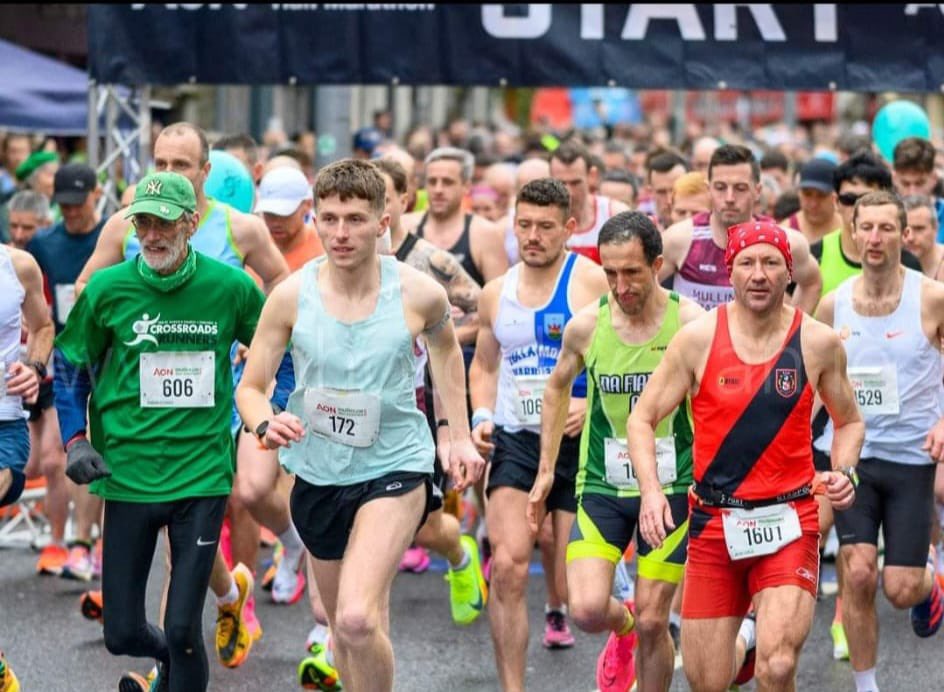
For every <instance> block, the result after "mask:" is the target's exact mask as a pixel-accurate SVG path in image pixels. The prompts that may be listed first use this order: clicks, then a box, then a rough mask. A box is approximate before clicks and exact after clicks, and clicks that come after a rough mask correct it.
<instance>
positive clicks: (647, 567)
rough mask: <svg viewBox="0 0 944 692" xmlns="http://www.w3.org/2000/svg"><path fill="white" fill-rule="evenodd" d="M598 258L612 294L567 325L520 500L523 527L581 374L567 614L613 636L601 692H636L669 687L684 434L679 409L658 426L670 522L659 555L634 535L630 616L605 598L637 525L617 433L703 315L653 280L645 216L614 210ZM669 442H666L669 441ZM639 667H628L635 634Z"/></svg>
mask: <svg viewBox="0 0 944 692" xmlns="http://www.w3.org/2000/svg"><path fill="white" fill-rule="evenodd" d="M599 244H600V259H601V264H602V266H603V271H604V272H605V273H606V278H607V280H608V281H609V285H610V293H609V294H608V295H605V296H604V297H602V298H601V299H600V301H599V303H598V304H590V305H588V306H587V307H585V308H584V309H583V310H581V311H580V312H579V313H577V314H576V315H575V316H574V318H573V319H572V320H571V321H570V323H569V324H568V325H567V327H566V328H565V329H564V339H563V346H562V348H561V353H560V355H559V356H558V359H557V365H556V366H555V367H554V371H553V372H552V373H551V376H550V378H549V379H548V382H547V388H546V389H545V390H544V403H543V406H542V417H541V463H540V467H539V470H538V475H537V478H536V479H535V482H534V486H533V487H532V489H531V495H530V497H529V501H528V518H529V523H530V525H531V528H532V530H536V527H537V525H538V523H539V521H540V518H541V516H542V515H543V514H544V511H545V507H544V502H545V499H546V498H547V496H548V493H549V492H550V490H551V487H552V486H553V483H554V468H555V466H556V460H557V455H558V452H559V447H560V444H559V441H560V438H561V435H562V434H563V431H564V427H565V424H566V422H567V415H566V414H567V410H568V404H569V401H570V390H571V387H572V385H573V383H574V380H575V379H576V378H577V375H578V374H579V373H580V371H582V370H583V368H584V366H585V365H586V368H587V408H588V415H587V417H586V422H585V423H584V426H583V432H582V434H581V438H580V468H579V470H578V472H577V520H576V522H575V523H574V527H573V529H572V531H571V536H570V543H569V545H568V546H567V584H568V587H569V588H568V591H569V602H570V613H571V615H572V616H573V618H574V621H575V622H576V623H577V624H578V625H579V626H580V628H581V629H583V630H585V631H587V632H605V631H609V632H610V638H609V640H608V641H607V644H606V647H605V649H604V650H603V652H602V653H601V655H600V658H599V661H598V662H597V687H598V688H599V689H600V690H601V692H608V691H610V690H619V691H620V692H625V690H627V689H628V688H629V687H630V686H631V685H632V683H633V679H634V678H635V673H636V672H638V674H639V689H640V690H665V689H668V687H669V684H670V683H671V681H672V670H673V658H674V657H673V652H672V642H671V640H670V639H669V630H668V627H667V625H668V620H669V607H670V605H671V603H672V598H673V595H674V593H675V590H676V587H677V586H678V583H679V582H680V581H681V578H682V570H683V568H684V565H685V549H686V533H687V529H688V524H687V519H688V497H687V495H686V492H687V490H688V486H689V485H691V480H692V477H691V473H692V472H691V463H692V452H691V447H692V429H691V422H690V411H689V410H688V406H687V404H686V405H684V406H681V407H679V408H678V409H677V410H676V411H674V412H673V413H672V414H670V416H669V417H667V418H666V419H665V420H663V421H662V422H661V423H660V427H659V435H660V445H661V446H660V451H661V454H662V457H661V459H660V466H659V474H660V476H659V477H660V481H661V482H662V484H663V486H664V487H665V489H666V493H667V494H668V495H669V504H670V506H671V508H672V518H673V522H674V523H675V525H676V526H677V527H678V528H676V529H675V532H674V533H673V534H672V535H671V536H669V538H668V540H667V541H666V546H665V548H664V549H663V550H661V551H654V550H652V548H651V546H648V545H646V544H645V543H644V541H643V540H642V539H641V538H637V543H638V546H639V550H638V554H639V575H638V579H637V585H636V592H635V594H636V597H635V601H636V621H637V623H638V626H637V627H636V628H635V629H634V628H633V616H632V615H631V614H630V613H629V612H628V610H627V607H626V605H624V604H622V603H620V602H619V601H618V600H617V599H616V598H614V597H613V596H612V595H611V594H612V591H613V577H614V574H615V567H616V564H617V563H618V562H619V561H620V560H622V558H623V553H624V551H625V550H626V548H627V547H628V546H629V544H630V542H631V541H632V538H633V533H634V532H635V530H636V525H637V523H638V519H639V483H638V481H637V479H636V477H635V476H634V475H633V474H632V473H631V470H632V467H631V466H630V465H629V459H628V456H627V454H626V442H625V438H624V436H623V435H624V433H623V430H624V426H625V421H626V418H627V416H628V415H629V412H630V411H631V410H632V407H633V405H634V403H635V402H636V400H637V399H638V398H639V395H640V394H641V393H642V388H643V387H644V386H645V383H646V381H647V380H648V378H649V376H650V375H651V374H652V371H653V370H654V369H655V367H656V365H657V364H658V363H659V361H660V360H661V358H662V354H663V353H664V352H665V348H666V346H667V344H668V343H669V340H670V339H671V338H672V337H673V336H674V335H675V333H676V332H677V331H678V330H679V329H680V328H681V327H682V325H684V324H687V323H688V322H691V321H692V320H694V319H696V318H698V317H699V316H701V315H702V314H703V313H704V310H702V309H701V308H700V307H699V306H698V304H697V303H694V302H692V301H690V300H688V299H687V298H681V297H679V295H678V294H677V293H671V292H669V291H667V290H665V289H664V288H662V287H661V286H659V282H658V279H657V277H658V273H659V267H660V265H661V264H662V235H661V233H660V232H659V229H658V228H656V226H655V224H654V223H653V222H652V220H651V219H650V218H649V217H648V216H646V215H645V214H643V213H642V212H623V213H621V214H617V215H616V216H614V217H612V218H611V219H610V220H609V221H607V222H606V223H605V224H603V228H602V229H600V238H599ZM673 440H674V441H673ZM637 631H638V634H639V663H638V664H636V665H635V666H634V662H633V646H634V644H635V638H636V637H635V632H637Z"/></svg>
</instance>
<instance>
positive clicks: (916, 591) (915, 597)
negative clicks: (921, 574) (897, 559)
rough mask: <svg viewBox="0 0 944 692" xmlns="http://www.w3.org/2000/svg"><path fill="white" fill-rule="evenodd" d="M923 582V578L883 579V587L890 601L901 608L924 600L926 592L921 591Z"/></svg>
mask: <svg viewBox="0 0 944 692" xmlns="http://www.w3.org/2000/svg"><path fill="white" fill-rule="evenodd" d="M922 582H923V580H922V579H921V578H915V579H883V580H882V588H883V589H884V591H885V596H886V597H887V598H888V600H889V602H890V603H891V604H892V605H893V606H895V607H896V608H898V609H899V610H901V609H903V608H910V607H911V606H913V605H915V604H916V603H920V602H921V601H923V600H924V594H922V593H921V591H922V589H921V587H922V586H923V583H922Z"/></svg>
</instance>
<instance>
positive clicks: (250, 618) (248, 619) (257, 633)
mask: <svg viewBox="0 0 944 692" xmlns="http://www.w3.org/2000/svg"><path fill="white" fill-rule="evenodd" d="M243 622H245V623H246V629H247V630H249V636H250V637H252V640H253V641H254V642H257V641H259V640H260V639H262V623H261V622H259V618H257V617H256V596H255V594H249V598H247V599H246V607H245V608H244V609H243Z"/></svg>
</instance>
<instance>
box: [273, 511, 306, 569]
mask: <svg viewBox="0 0 944 692" xmlns="http://www.w3.org/2000/svg"><path fill="white" fill-rule="evenodd" d="M279 540H280V541H281V542H282V548H284V549H285V554H284V555H282V562H283V564H284V563H288V564H289V565H291V566H292V570H293V571H294V570H295V569H297V568H298V565H299V564H300V562H299V561H300V560H301V557H302V553H304V552H305V544H304V543H302V538H301V536H299V535H298V531H297V530H296V529H295V524H293V523H292V522H291V521H289V523H288V528H287V529H285V531H283V532H282V533H280V534H279Z"/></svg>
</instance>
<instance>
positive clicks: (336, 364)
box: [0, 122, 944, 692]
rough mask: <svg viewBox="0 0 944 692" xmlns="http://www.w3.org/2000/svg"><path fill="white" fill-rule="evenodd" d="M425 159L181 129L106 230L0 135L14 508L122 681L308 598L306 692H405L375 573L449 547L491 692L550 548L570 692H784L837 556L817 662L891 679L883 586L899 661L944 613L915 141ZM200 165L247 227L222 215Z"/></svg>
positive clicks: (161, 678)
mask: <svg viewBox="0 0 944 692" xmlns="http://www.w3.org/2000/svg"><path fill="white" fill-rule="evenodd" d="M414 134H415V133H414ZM445 134H446V136H445V140H446V141H443V142H439V143H437V144H441V146H435V147H433V146H432V142H426V141H423V140H422V138H419V139H417V137H411V138H410V139H409V140H408V141H407V142H405V146H403V147H401V146H399V145H398V144H396V143H395V142H392V141H390V140H389V139H388V138H387V137H385V136H384V134H383V133H382V132H381V131H380V130H378V129H375V128H368V129H365V130H362V131H359V132H358V133H356V135H355V137H354V151H355V156H354V157H353V158H348V159H342V160H339V161H336V162H334V163H332V164H329V165H326V166H324V167H323V168H321V169H320V170H314V169H313V167H312V164H311V160H310V157H308V156H307V155H305V154H304V152H302V151H300V150H298V149H292V148H288V149H283V150H278V151H274V152H270V154H271V155H265V154H261V152H263V149H262V148H261V147H258V146H257V145H256V143H255V142H254V141H253V140H252V138H251V137H248V136H247V135H233V136H225V137H218V138H212V139H211V138H208V135H207V134H206V133H205V132H204V131H203V130H202V129H201V128H200V127H198V126H197V125H194V124H192V123H187V122H178V123H175V124H171V125H168V126H166V127H164V128H163V129H162V130H161V131H160V133H159V134H158V135H157V137H156V138H155V141H154V144H153V166H152V169H151V172H150V173H148V174H147V175H146V176H145V177H143V178H142V179H141V180H139V181H137V182H136V184H134V185H129V186H128V187H127V188H126V189H125V190H124V195H123V199H122V205H123V206H122V207H121V208H120V209H119V210H118V211H116V212H115V213H113V214H112V215H111V216H110V217H107V218H106V217H102V216H101V215H100V213H99V211H98V210H99V209H100V206H101V205H100V204H99V201H100V197H101V195H102V186H101V181H100V180H99V178H98V177H97V176H96V174H95V171H94V170H93V169H91V168H90V167H89V166H87V165H86V164H84V163H81V162H72V163H67V164H65V165H60V164H59V161H58V157H57V156H56V154H54V153H51V152H49V151H46V150H45V149H39V150H37V151H30V140H29V138H28V137H26V138H24V137H23V136H19V135H9V136H7V137H6V138H5V139H4V143H3V148H2V154H3V157H2V161H0V163H3V164H4V165H5V166H6V168H5V172H4V173H3V174H2V175H0V191H2V192H0V194H2V195H3V196H4V200H5V201H4V206H3V212H2V214H0V217H2V219H3V223H2V228H0V230H3V231H4V232H5V233H6V236H7V239H8V241H9V243H8V244H6V245H0V357H2V358H0V375H2V377H0V505H4V506H6V505H14V504H15V503H16V502H17V501H18V498H19V497H20V495H21V494H22V492H23V490H24V487H25V486H26V484H27V483H28V482H31V483H40V484H44V486H45V499H44V502H43V507H44V512H45V514H46V516H47V517H48V520H49V525H50V535H49V539H50V540H49V543H48V545H46V546H45V547H44V548H43V549H42V551H41V553H40V555H39V559H38V562H37V565H36V571H37V573H38V574H40V575H51V576H58V577H62V578H67V579H73V580H78V581H82V582H89V587H90V588H89V590H88V591H86V592H85V593H84V594H83V595H82V598H81V602H80V604H79V607H80V608H81V611H82V613H83V615H85V616H86V617H87V618H88V619H89V620H91V621H94V622H95V623H96V624H95V625H94V626H100V627H101V629H102V632H103V640H104V641H103V643H104V647H105V648H107V650H108V652H110V653H111V654H114V655H125V656H132V657H138V658H140V659H142V661H141V664H140V666H139V667H137V668H136V669H135V670H129V671H128V672H127V673H126V674H125V675H124V676H123V677H121V679H120V680H119V681H117V685H118V689H119V690H121V691H122V692H142V691H149V690H152V691H153V690H171V691H174V692H185V691H186V692H193V691H195V690H204V689H206V688H207V685H208V683H209V679H210V677H211V675H212V671H211V668H212V666H211V665H210V664H209V662H208V661H209V657H208V655H207V651H206V648H205V646H204V642H203V624H204V623H203V621H202V618H203V604H204V601H205V599H206V598H207V596H208V593H207V592H208V591H209V592H211V594H210V597H211V598H212V599H213V600H214V601H215V604H216V607H217V613H218V615H217V619H216V629H215V658H216V659H217V660H218V661H219V663H220V664H222V665H223V666H226V667H229V668H236V667H239V666H240V665H242V664H243V663H244V662H245V661H246V660H247V658H248V657H249V656H251V655H252V649H253V646H254V644H255V643H256V642H258V641H259V640H260V639H262V638H263V637H264V632H263V623H260V621H259V619H258V618H257V617H256V612H255V601H256V599H257V598H267V599H271V601H272V602H274V603H277V604H283V605H285V606H286V607H288V606H292V605H294V604H298V603H299V602H301V604H300V605H297V606H296V607H305V608H309V609H310V611H311V630H310V631H309V632H307V633H306V632H299V633H298V638H299V640H300V641H301V640H304V655H301V656H299V663H298V666H297V680H298V684H299V685H300V686H301V687H303V688H306V689H321V690H340V689H347V690H354V691H357V692H360V691H362V690H365V691H366V690H378V691H383V690H391V689H393V688H394V686H395V685H394V670H395V666H394V646H393V643H392V641H391V637H390V617H389V612H390V598H391V585H392V583H393V580H394V577H395V576H396V574H397V572H398V571H413V572H421V571H424V570H425V569H427V568H428V567H429V564H430V557H429V553H430V552H433V553H435V554H437V555H439V556H441V557H443V558H444V559H445V561H446V563H447V565H448V567H447V569H448V573H447V581H448V595H447V594H446V593H445V590H444V592H443V593H442V594H441V595H440V594H431V597H432V598H443V599H446V598H448V599H449V602H450V610H451V615H452V619H453V620H454V622H455V623H456V625H458V626H465V625H469V624H471V623H473V622H475V621H476V620H477V619H478V618H480V617H482V616H483V614H485V617H486V618H487V620H488V623H489V626H490V631H491V637H492V641H493V643H494V659H493V661H492V662H491V664H492V665H493V667H494V680H495V686H496V687H499V688H500V689H502V690H506V691H508V692H520V691H523V690H524V689H525V688H526V683H527V680H526V670H527V664H528V661H527V652H528V644H529V638H530V637H531V633H530V632H529V631H528V612H527V609H528V607H529V606H528V604H527V599H526V593H527V588H528V584H527V582H528V579H529V573H530V570H529V567H530V563H531V562H532V559H533V558H534V556H535V554H536V553H537V554H538V555H539V556H540V557H539V559H540V561H541V563H542V565H543V580H544V590H545V594H546V596H545V603H544V604H543V606H541V607H543V609H544V612H545V627H544V631H543V632H541V633H536V635H537V636H540V637H541V641H542V643H543V645H544V646H545V647H547V648H549V649H568V648H570V647H572V646H573V644H574V634H573V628H579V629H580V630H582V631H583V632H586V633H589V634H591V635H594V634H595V635H600V636H599V641H600V653H599V658H598V660H597V664H596V679H595V680H588V681H587V683H588V686H590V685H593V684H595V685H596V687H597V688H598V689H599V690H601V691H602V692H626V691H627V690H629V689H631V688H632V687H633V686H634V685H635V686H636V688H637V689H639V690H666V689H668V688H669V686H670V684H671V682H672V677H673V673H674V670H675V663H674V662H675V657H676V655H677V654H680V655H681V660H682V664H683V669H684V675H685V678H686V680H687V683H688V685H689V686H690V687H691V689H693V690H704V691H712V690H718V691H721V690H727V689H729V687H731V686H732V685H734V684H743V683H745V682H746V681H748V680H750V679H752V678H755V679H756V685H757V688H758V689H761V690H790V689H794V688H795V678H796V671H797V661H798V657H799V655H800V651H801V649H802V647H803V644H804V641H805V640H806V638H807V636H808V635H809V633H810V629H811V627H812V624H813V614H814V607H815V606H816V603H817V598H818V596H819V595H820V594H821V585H820V561H821V557H822V553H823V549H824V546H825V544H826V542H827V538H828V536H830V535H831V533H832V532H834V534H835V536H836V538H837V539H838V544H839V548H838V553H837V556H836V563H837V574H838V594H837V597H836V599H835V618H834V621H833V625H832V627H831V636H832V639H833V644H834V650H833V655H834V657H835V658H837V659H847V660H848V661H849V678H850V681H852V680H853V679H854V683H855V689H856V690H857V692H877V690H878V689H879V681H881V682H882V684H883V686H885V687H887V688H888V689H893V688H894V687H895V683H894V681H893V680H888V679H883V678H882V675H881V672H880V667H879V665H878V660H877V652H878V630H879V628H878V622H877V618H876V604H875V600H876V596H877V591H878V586H879V584H881V586H882V590H883V592H884V595H885V597H886V598H887V599H888V600H889V602H890V603H891V604H892V605H893V606H894V607H895V608H898V609H902V610H905V609H907V610H908V611H909V616H910V620H911V625H912V628H913V630H914V632H915V634H916V635H917V636H919V637H929V636H932V635H934V634H935V633H936V632H937V630H938V629H939V628H940V625H941V620H942V617H944V602H942V590H941V589H942V584H944V579H939V577H938V575H939V573H942V574H944V553H942V552H941V551H940V550H939V545H940V544H939V541H940V539H941V523H942V520H944V510H942V508H944V476H942V475H941V474H939V473H938V468H939V467H938V465H937V464H938V463H940V462H942V461H944V422H942V420H944V419H942V416H944V410H942V401H944V398H942V395H944V391H942V382H944V368H942V358H941V350H942V339H944V284H942V283H939V280H941V279H944V269H942V267H944V244H942V243H944V228H942V221H944V201H942V199H941V198H940V197H938V196H937V195H938V193H940V192H941V189H940V183H941V181H940V180H939V177H938V168H939V162H938V160H939V156H938V152H937V151H936V150H935V148H934V146H933V145H932V144H931V143H930V142H929V141H927V140H925V139H921V138H914V137H912V138H906V139H903V140H901V141H900V142H899V143H898V145H897V147H896V148H895V152H894V159H893V160H892V161H890V162H886V161H884V160H883V159H882V158H881V157H880V156H879V155H878V154H877V153H875V151H874V149H873V148H872V147H871V146H870V143H869V141H868V140H867V139H865V140H863V139H862V138H858V139H856V138H855V137H852V138H846V139H845V140H843V142H842V143H841V144H842V146H838V147H836V148H835V149H834V150H821V151H818V152H812V151H810V150H804V149H802V148H790V147H781V148H777V147H772V148H769V149H766V150H761V149H760V148H759V147H757V146H756V145H753V144H752V146H745V144H743V143H736V142H727V143H725V142H722V141H720V140H717V139H714V138H711V137H701V138H699V139H697V140H695V141H693V142H691V143H690V146H687V147H685V148H684V149H679V150H677V149H674V148H672V147H669V146H663V145H657V144H655V143H649V144H639V143H637V144H635V145H632V144H630V143H628V142H625V141H622V140H620V139H618V138H610V139H608V140H601V139H593V138H589V139H585V138H582V137H581V136H580V135H579V134H575V135H573V136H571V137H568V138H564V139H562V140H561V141H558V140H556V139H555V138H548V137H545V138H543V139H539V140H533V141H532V140H521V141H505V140H504V139H500V138H498V137H494V138H492V139H490V140H489V141H482V140H481V138H480V139H478V140H475V141H474V146H473V143H470V140H469V139H468V137H464V136H463V134H465V135H467V134H468V133H461V132H460V133H458V134H456V133H452V132H448V133H445ZM453 135H454V136H453ZM450 136H452V141H448V140H449V137H450ZM24 142H25V144H26V146H24ZM212 149H222V150H225V151H227V152H229V153H231V154H232V155H234V156H236V157H237V158H238V159H239V160H240V161H242V162H243V163H244V164H245V167H246V171H245V173H246V175H247V176H248V177H250V178H251V179H252V181H253V183H254V185H255V197H254V201H253V205H252V210H251V212H249V213H246V212H241V211H239V210H237V209H236V208H235V207H234V206H232V205H231V204H228V203H227V200H225V199H222V198H217V197H213V196H211V195H210V194H208V190H207V185H206V183H207V178H208V175H209V173H210V168H211V164H210V152H211V150H212ZM473 150H474V151H473ZM939 476H941V478H940V480H938V477H939ZM160 537H163V538H162V540H161V541H160V543H161V545H162V547H161V548H160V549H158V550H156V548H157V546H158V543H159V541H158V539H159V538H160ZM261 545H269V546H272V547H273V552H272V555H273V558H272V559H271V560H270V561H267V562H263V561H261V560H260V546H261ZM939 553H940V559H939ZM155 554H156V559H157V560H159V561H161V562H164V563H166V569H165V570H158V572H157V573H158V574H163V575H164V584H163V597H162V600H161V609H160V613H148V612H147V611H146V608H145V601H146V590H147V587H148V580H149V577H150V576H151V575H152V564H153V561H154V559H155ZM627 565H629V566H630V567H631V569H630V571H631V572H632V573H633V574H635V583H634V584H631V585H627V584H626V583H625V581H626V574H627ZM880 577H881V579H880ZM98 580H100V584H95V583H94V582H95V581H98ZM96 586H100V588H94V587H96ZM266 592H268V593H266ZM627 593H631V594H632V595H631V596H630V597H629V598H626V597H625V595H626V594H627ZM615 594H622V596H620V595H615ZM827 603H828V604H829V606H828V607H832V602H831V601H823V602H822V603H821V605H820V607H827ZM486 613H487V614H486ZM264 624H265V627H266V629H267V630H268V629H269V628H272V629H277V628H279V627H280V626H281V625H280V623H279V622H278V620H277V619H276V618H272V620H271V621H267V622H265V623H264ZM90 626H93V625H90ZM306 635H307V636H306ZM0 645H3V642H0ZM300 651H302V649H301V646H300ZM6 653H7V654H8V655H9V658H6V657H4V656H3V655H2V654H0V692H11V691H16V690H19V689H20V687H19V683H18V681H17V677H16V675H15V673H14V667H15V665H16V651H15V650H8V651H7V652H6ZM562 655H566V654H562ZM877 671H878V672H877ZM100 682H101V686H102V687H103V688H106V687H107V688H111V687H112V685H113V684H115V681H110V680H101V681H100Z"/></svg>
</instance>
